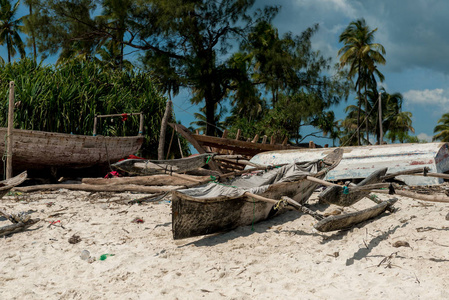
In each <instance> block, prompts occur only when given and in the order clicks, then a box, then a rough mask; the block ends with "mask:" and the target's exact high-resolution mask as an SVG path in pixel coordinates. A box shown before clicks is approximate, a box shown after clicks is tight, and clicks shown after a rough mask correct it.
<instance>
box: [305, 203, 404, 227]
mask: <svg viewBox="0 0 449 300" xmlns="http://www.w3.org/2000/svg"><path fill="white" fill-rule="evenodd" d="M396 201H398V199H397V198H393V199H389V200H386V201H381V202H379V203H378V204H377V205H374V206H371V207H369V208H366V209H362V210H359V211H355V212H351V213H347V214H342V215H336V216H329V217H327V218H324V219H322V220H320V221H319V222H318V223H316V224H315V225H313V227H314V228H315V229H316V230H318V231H321V232H329V231H335V230H341V229H345V228H349V227H351V226H354V225H355V224H359V223H361V222H364V221H367V220H369V219H372V218H375V217H377V216H378V215H380V214H381V213H383V212H384V211H385V210H387V209H388V208H389V207H391V206H392V205H393V204H394V203H396Z"/></svg>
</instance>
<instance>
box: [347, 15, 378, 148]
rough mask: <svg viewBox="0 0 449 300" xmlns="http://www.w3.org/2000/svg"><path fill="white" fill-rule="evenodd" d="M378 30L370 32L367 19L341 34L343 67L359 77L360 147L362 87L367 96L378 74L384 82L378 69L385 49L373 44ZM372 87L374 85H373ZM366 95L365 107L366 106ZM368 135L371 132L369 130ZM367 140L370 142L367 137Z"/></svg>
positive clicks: (356, 84) (355, 22)
mask: <svg viewBox="0 0 449 300" xmlns="http://www.w3.org/2000/svg"><path fill="white" fill-rule="evenodd" d="M376 31H377V28H376V29H374V30H370V28H369V27H368V25H366V22H365V19H363V18H362V19H358V20H356V21H353V22H351V23H350V24H349V25H348V26H347V27H346V29H345V30H344V31H343V32H342V33H341V34H340V37H339V41H340V42H343V43H344V46H343V47H342V48H341V49H340V50H339V51H338V55H339V56H340V55H341V56H340V65H341V67H344V66H349V72H348V76H349V77H350V78H354V77H355V76H356V75H357V80H356V82H355V85H354V88H355V89H356V90H357V98H358V99H357V102H358V112H357V141H358V144H359V145H360V126H361V124H360V113H361V105H362V92H361V89H362V87H364V88H365V94H366V92H367V87H368V85H369V82H370V81H371V82H372V81H373V79H374V76H373V74H376V75H377V76H378V77H379V79H380V81H381V82H382V81H383V75H382V74H381V73H380V72H379V70H378V69H377V68H376V65H377V64H385V62H386V61H385V58H384V57H383V55H384V54H385V48H384V47H383V46H382V45H381V44H378V43H373V40H374V33H375V32H376ZM371 85H372V84H371ZM366 102H367V100H366V95H365V106H367V105H366ZM366 131H367V134H368V132H369V130H368V129H367V130H366ZM367 140H369V138H368V136H367Z"/></svg>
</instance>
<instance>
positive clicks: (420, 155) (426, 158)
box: [250, 143, 449, 185]
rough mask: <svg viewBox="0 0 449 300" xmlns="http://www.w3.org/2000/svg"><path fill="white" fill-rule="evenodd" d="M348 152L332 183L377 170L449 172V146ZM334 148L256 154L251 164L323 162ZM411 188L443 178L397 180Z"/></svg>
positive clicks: (404, 177) (383, 147) (366, 148)
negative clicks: (310, 160)
mask: <svg viewBox="0 0 449 300" xmlns="http://www.w3.org/2000/svg"><path fill="white" fill-rule="evenodd" d="M341 148H342V149H343V150H344V153H343V159H342V161H341V163H340V164H339V165H338V166H337V167H336V168H335V169H333V170H332V171H330V172H329V173H328V174H327V175H326V177H325V179H326V180H330V181H338V180H347V179H362V178H366V177H368V176H369V175H370V174H371V173H372V172H373V171H375V170H377V169H381V168H388V172H389V173H395V172H400V171H406V170H411V169H415V168H417V167H428V168H429V172H433V173H445V172H448V171H449V147H448V143H423V144H417V143H416V144H388V145H371V146H359V147H341ZM332 149H333V148H321V149H298V150H283V151H269V152H263V153H259V154H257V155H255V156H254V157H253V158H252V159H251V160H250V162H253V163H256V164H261V165H277V164H283V163H293V162H301V161H305V160H308V159H319V158H321V157H324V156H325V155H326V154H327V153H330V152H332ZM397 178H398V179H400V180H402V181H404V182H405V183H406V184H408V185H436V184H441V183H443V179H441V178H435V177H423V176H411V175H401V176H398V177H397Z"/></svg>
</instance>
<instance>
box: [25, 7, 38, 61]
mask: <svg viewBox="0 0 449 300" xmlns="http://www.w3.org/2000/svg"><path fill="white" fill-rule="evenodd" d="M25 4H26V5H28V8H29V11H30V14H29V15H28V16H25V17H24V20H23V23H24V25H25V26H24V31H25V32H26V33H27V34H29V35H30V36H31V37H30V38H29V39H28V46H30V44H31V46H32V48H33V60H34V61H35V62H36V60H37V47H36V32H35V26H34V24H33V22H34V14H33V8H36V6H38V5H39V0H25Z"/></svg>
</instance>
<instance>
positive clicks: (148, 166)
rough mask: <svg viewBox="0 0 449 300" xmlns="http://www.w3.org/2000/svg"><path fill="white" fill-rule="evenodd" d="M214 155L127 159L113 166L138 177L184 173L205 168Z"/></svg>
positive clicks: (117, 169)
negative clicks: (164, 158)
mask: <svg viewBox="0 0 449 300" xmlns="http://www.w3.org/2000/svg"><path fill="white" fill-rule="evenodd" d="M212 157H213V154H210V153H207V154H199V155H195V156H190V157H186V158H179V159H170V160H148V159H125V160H122V161H119V162H116V163H115V164H112V165H111V167H112V169H114V170H116V171H124V172H127V173H130V174H137V175H152V174H170V173H172V172H175V173H183V172H187V171H191V170H195V169H198V168H201V167H203V166H204V165H205V164H207V163H208V162H209V161H210V160H211V159H212Z"/></svg>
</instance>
